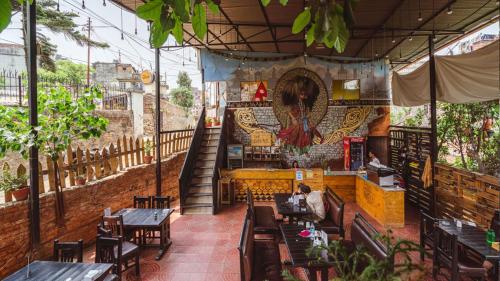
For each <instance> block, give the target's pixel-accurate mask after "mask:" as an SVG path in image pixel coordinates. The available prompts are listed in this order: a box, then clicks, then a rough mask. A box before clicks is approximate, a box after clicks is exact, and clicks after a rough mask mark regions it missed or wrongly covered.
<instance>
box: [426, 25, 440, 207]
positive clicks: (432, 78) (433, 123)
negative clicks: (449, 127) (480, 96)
mask: <svg viewBox="0 0 500 281" xmlns="http://www.w3.org/2000/svg"><path fill="white" fill-rule="evenodd" d="M433 38H434V36H433V35H429V37H428V41H429V42H428V43H429V78H430V79H429V85H430V100H431V164H432V183H433V184H432V186H433V200H432V205H433V211H434V216H436V215H437V209H436V191H435V190H434V164H435V163H436V161H437V158H438V147H437V142H438V140H437V116H436V63H435V60H434V41H433Z"/></svg>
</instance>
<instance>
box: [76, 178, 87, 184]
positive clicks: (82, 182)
mask: <svg viewBox="0 0 500 281" xmlns="http://www.w3.org/2000/svg"><path fill="white" fill-rule="evenodd" d="M75 182H76V184H77V185H85V183H86V182H87V180H86V179H85V178H77V179H76V180H75Z"/></svg>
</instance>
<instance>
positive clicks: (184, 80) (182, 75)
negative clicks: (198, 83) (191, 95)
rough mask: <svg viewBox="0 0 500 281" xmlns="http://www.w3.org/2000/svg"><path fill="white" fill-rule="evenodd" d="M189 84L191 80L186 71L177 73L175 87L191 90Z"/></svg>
mask: <svg viewBox="0 0 500 281" xmlns="http://www.w3.org/2000/svg"><path fill="white" fill-rule="evenodd" d="M191 82H192V80H191V78H189V75H188V73H187V72H186V71H179V74H177V85H178V86H179V87H184V88H188V89H191Z"/></svg>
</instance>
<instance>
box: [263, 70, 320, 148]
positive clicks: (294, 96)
mask: <svg viewBox="0 0 500 281" xmlns="http://www.w3.org/2000/svg"><path fill="white" fill-rule="evenodd" d="M275 93H276V96H275V98H274V100H273V108H274V110H275V114H276V117H277V118H278V119H279V121H280V123H281V130H280V131H279V132H278V134H277V138H278V139H279V140H280V141H281V142H282V145H283V147H284V148H285V149H286V150H287V151H288V152H289V153H290V154H291V155H292V154H297V155H305V156H308V155H309V154H308V153H309V150H310V148H311V146H312V145H313V144H314V143H315V142H314V141H313V140H314V138H315V137H316V138H317V139H318V140H319V143H322V142H323V137H322V135H321V134H320V132H319V131H318V130H317V129H316V125H317V124H318V123H319V122H320V121H321V119H322V118H323V116H324V115H325V113H326V110H327V106H328V105H327V101H328V97H325V96H326V90H325V88H324V85H323V83H322V81H321V79H319V77H318V76H317V75H316V74H315V73H314V72H311V71H309V70H307V69H304V68H298V69H294V70H291V71H289V72H287V73H285V74H284V75H283V77H281V78H280V80H279V81H278V83H277V87H276V91H275Z"/></svg>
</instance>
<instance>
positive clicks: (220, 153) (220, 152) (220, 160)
mask: <svg viewBox="0 0 500 281" xmlns="http://www.w3.org/2000/svg"><path fill="white" fill-rule="evenodd" d="M226 113H227V108H226V109H225V110H224V118H223V119H222V127H221V130H220V137H219V142H218V144H217V154H216V156H215V164H214V170H213V174H212V194H213V196H212V200H213V201H212V202H213V207H212V214H215V213H216V212H217V209H218V207H219V206H218V202H219V200H218V198H219V188H218V184H219V177H220V175H219V171H220V169H222V168H224V167H225V166H226V163H227V160H226V159H227V158H226V141H227V138H226V136H227V134H226V123H227V122H226V116H227V115H226Z"/></svg>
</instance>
